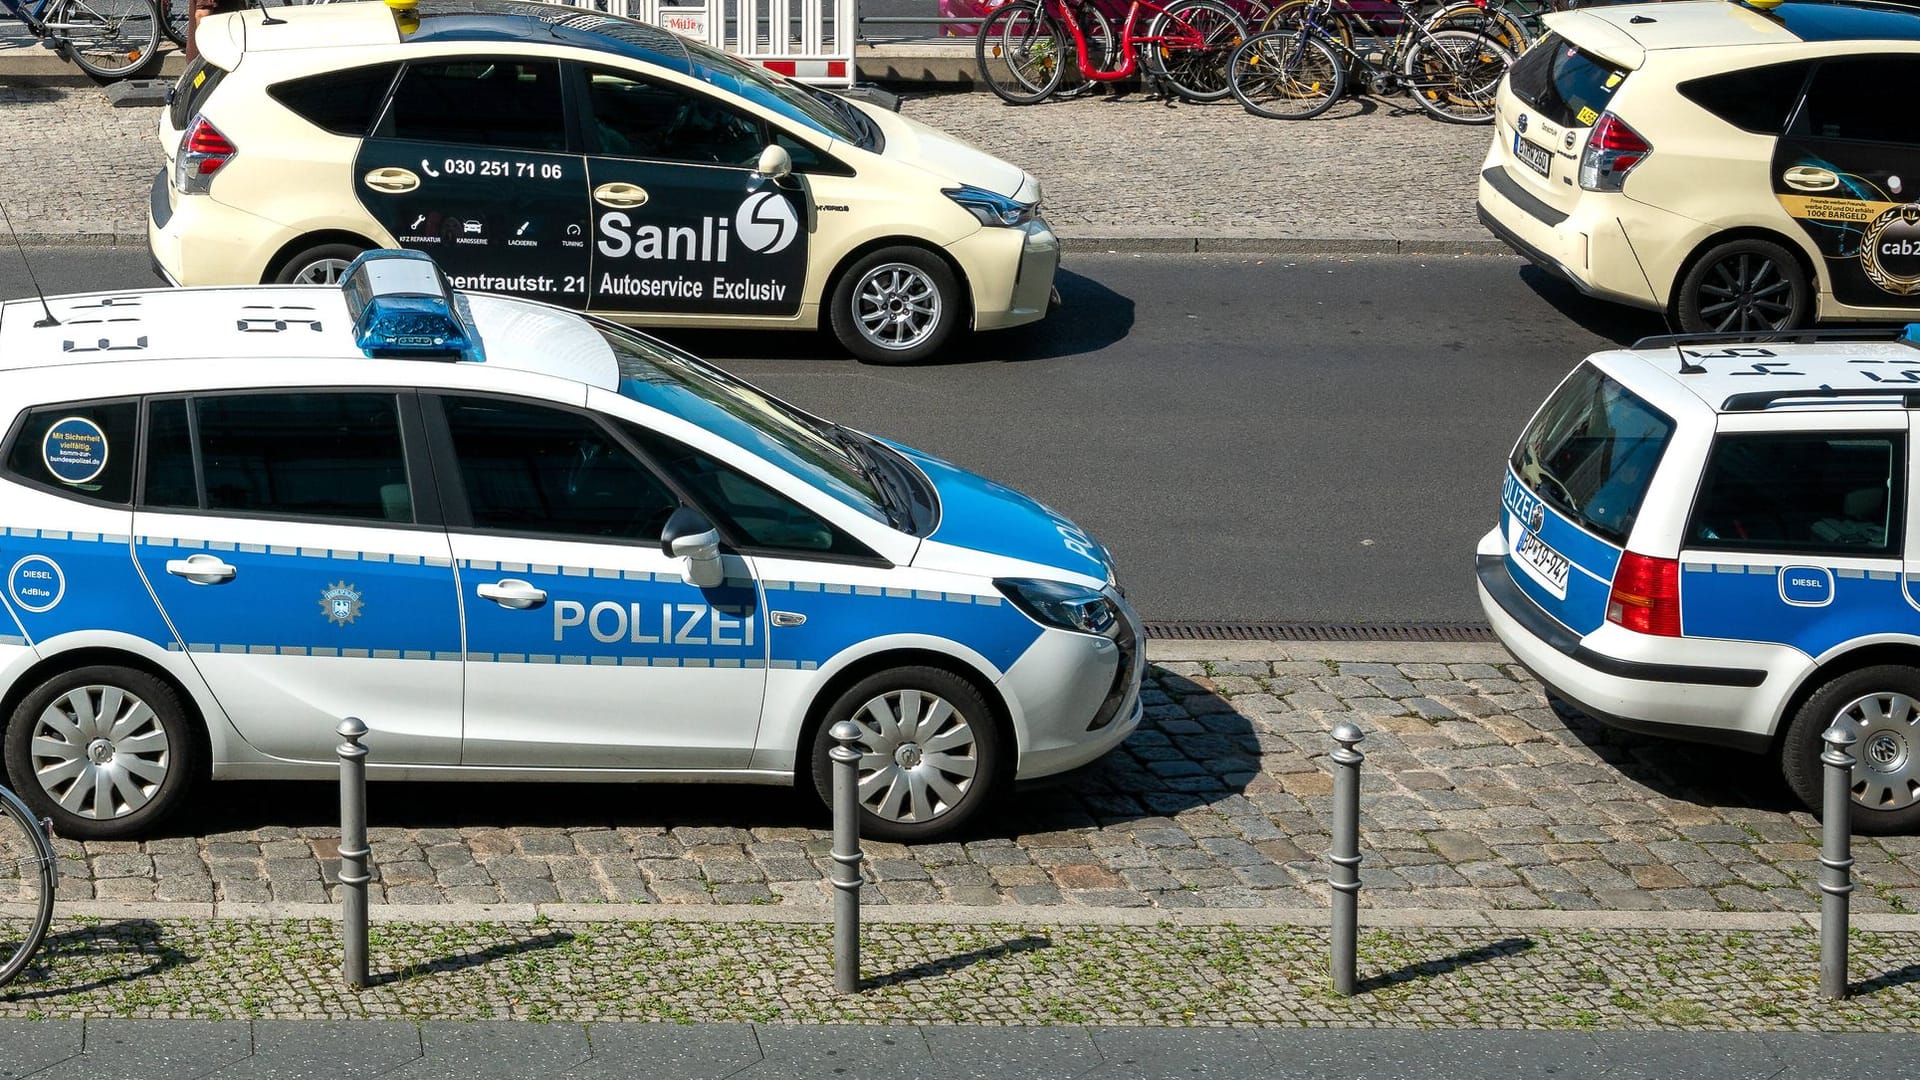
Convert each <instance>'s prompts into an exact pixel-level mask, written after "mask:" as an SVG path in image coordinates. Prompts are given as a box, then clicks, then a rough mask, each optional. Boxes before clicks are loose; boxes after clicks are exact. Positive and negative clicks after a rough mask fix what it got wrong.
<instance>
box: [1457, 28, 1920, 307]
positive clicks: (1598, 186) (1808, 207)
mask: <svg viewBox="0 0 1920 1080" xmlns="http://www.w3.org/2000/svg"><path fill="white" fill-rule="evenodd" d="M1547 22H1548V26H1549V28H1550V30H1551V31H1552V32H1551V33H1550V34H1549V35H1548V36H1547V37H1546V38H1545V39H1544V40H1543V41H1541V42H1540V44H1538V45H1536V46H1535V47H1534V48H1532V49H1531V50H1529V51H1528V52H1527V54H1526V55H1525V56H1523V57H1522V58H1521V59H1520V60H1519V61H1518V62H1516V63H1515V64H1514V66H1513V68H1512V70H1511V71H1510V72H1509V73H1508V76H1507V81H1506V83H1505V84H1503V85H1502V87H1501V89H1500V95H1499V100H1498V103H1497V110H1498V111H1497V116H1496V122H1495V130H1494V138H1493V146H1492V147H1491V149H1490V150H1489V152H1488V154H1487V158H1486V162H1485V164H1484V166H1483V171H1482V172H1481V174H1480V190H1479V203H1480V219H1481V221H1482V222H1484V223H1485V224H1486V225H1487V227H1488V228H1489V229H1491V230H1492V231H1493V232H1494V234H1495V235H1497V236H1499V237H1501V238H1502V239H1504V240H1505V241H1506V242H1507V243H1508V244H1509V245H1510V246H1512V247H1513V248H1515V249H1516V250H1518V251H1519V252H1520V253H1521V254H1523V255H1525V256H1526V257H1527V258H1528V259H1529V260H1531V261H1532V262H1534V263H1535V264H1537V265H1538V266H1540V267H1541V268H1542V269H1545V270H1547V271H1549V272H1550V273H1553V274H1556V275H1558V276H1560V277H1563V278H1565V279H1567V280H1568V281H1571V282H1572V283H1573V284H1574V285H1575V286H1576V287H1577V288H1579V289H1580V290H1581V291H1583V292H1585V293H1588V294H1590V295H1593V296H1598V297H1601V298H1604V299H1608V300H1614V301H1618V302H1620V303H1625V304H1632V305H1635V306H1638V307H1644V308H1652V309H1655V310H1659V311H1662V312H1664V313H1666V314H1667V316H1668V317H1669V319H1670V320H1671V321H1672V322H1674V323H1675V324H1677V325H1678V326H1679V327H1680V328H1681V329H1684V330H1688V331H1716V330H1718V331H1754V330H1776V329H1786V328H1794V327H1802V326H1806V325H1808V324H1810V323H1812V322H1814V321H1815V320H1818V319H1852V320H1899V321H1906V320H1911V319H1912V318H1914V316H1915V313H1916V312H1920V120H1916V113H1915V109H1914V105H1913V89H1912V88H1914V87H1916V86H1920V12H1916V11H1914V10H1912V9H1902V8H1898V7H1888V6H1882V5H1879V4H1874V3H1865V2H1840V3H1780V4H1772V5H1768V6H1764V7H1763V6H1760V5H1757V4H1756V5H1749V4H1744V3H1730V2H1727V0H1685V2H1679V3H1664V4H1635V5H1623V6H1608V7H1594V8H1582V9H1579V10H1576V11H1570V12H1566V13H1564V14H1560V15H1552V16H1549V17H1548V20H1547Z"/></svg>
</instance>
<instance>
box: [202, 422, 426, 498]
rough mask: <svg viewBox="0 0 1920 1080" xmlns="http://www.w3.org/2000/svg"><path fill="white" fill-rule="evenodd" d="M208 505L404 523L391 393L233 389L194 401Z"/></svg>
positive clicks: (402, 462) (403, 472)
mask: <svg viewBox="0 0 1920 1080" xmlns="http://www.w3.org/2000/svg"><path fill="white" fill-rule="evenodd" d="M194 420H195V423H196V426H197V429H198V432H199V438H200V447H199V449H200V470H201V474H202V476H203V478H204V479H203V485H204V486H203V492H202V493H203V495H204V498H205V504H204V505H205V506H206V508H207V509H209V510H250V511H254V512H257V513H263V514H288V515H297V516H301V517H327V518H352V519H360V520H367V521H393V522H411V521H413V520H414V516H413V499H412V495H411V494H410V492H409V490H408V487H407V466H406V458H405V456H404V453H403V451H402V449H401V440H400V414H399V409H398V407H397V404H396V402H395V399H394V395H392V394H381V393H308V394H287V393H280V394H236V395H232V396H221V397H205V398H199V399H197V400H195V401H194Z"/></svg>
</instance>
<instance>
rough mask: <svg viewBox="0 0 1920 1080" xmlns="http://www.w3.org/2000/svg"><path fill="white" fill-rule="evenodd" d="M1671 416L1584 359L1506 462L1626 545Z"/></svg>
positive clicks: (1530, 484) (1545, 494)
mask: <svg viewBox="0 0 1920 1080" xmlns="http://www.w3.org/2000/svg"><path fill="white" fill-rule="evenodd" d="M1672 436H1673V421H1672V420H1670V419H1668V418H1667V417H1666V416H1665V415H1664V414H1662V413H1661V412H1659V411H1658V410H1656V409H1655V408H1654V407H1653V406H1651V405H1649V404H1647V403H1646V402H1645V401H1643V400H1641V399H1640V398H1639V397H1637V396H1635V395H1634V394H1633V393H1632V392H1631V391H1629V390H1628V389H1627V388H1625V387H1623V386H1621V385H1620V384H1619V383H1617V382H1615V381H1614V380H1612V379H1610V378H1608V377H1607V376H1606V375H1604V374H1602V373H1601V372H1600V371H1599V370H1598V369H1596V368H1595V367H1593V365H1591V364H1582V365H1580V366H1579V367H1578V368H1576V369H1574V372H1573V374H1571V375H1569V376H1567V381H1565V382H1563V383H1561V384H1560V388H1559V389H1557V390H1555V391H1554V392H1553V396H1552V397H1550V398H1548V399H1547V403H1546V404H1545V405H1543V406H1541V407H1540V412H1539V414H1538V415H1536V416H1535V417H1534V418H1533V423H1531V424H1529V425H1528V426H1527V432H1526V434H1525V435H1522V436H1521V437H1520V442H1519V444H1518V445H1517V446H1515V447H1514V448H1513V456H1512V458H1511V459H1510V460H1509V462H1508V463H1509V464H1510V465H1512V466H1513V473H1514V475H1515V476H1517V477H1519V479H1520V482H1521V483H1522V484H1524V485H1525V486H1526V488H1527V490H1528V491H1531V492H1533V493H1534V494H1535V495H1538V496H1539V497H1540V498H1541V500H1542V501H1544V502H1546V503H1548V504H1549V505H1551V506H1553V507H1554V508H1555V509H1557V510H1559V511H1560V512H1562V513H1564V514H1566V515H1567V516H1568V517H1571V518H1573V519H1574V520H1575V521H1578V522H1580V523H1581V524H1583V525H1585V526H1586V527H1587V528H1588V529H1589V530H1591V531H1592V532H1593V533H1594V534H1595V535H1598V536H1600V537H1603V538H1605V539H1606V540H1608V541H1610V542H1612V543H1614V544H1616V545H1619V546H1625V545H1626V542H1627V535H1628V534H1629V533H1631V532H1632V531H1633V521H1634V518H1635V517H1636V516H1637V515H1638V514H1639V513H1640V504H1641V502H1642V501H1643V500H1645V499H1646V497H1647V486H1648V485H1649V484H1651V483H1652V482H1653V473H1654V469H1655V468H1656V467H1658V466H1659V464H1660V455H1661V454H1662V453H1664V452H1665V451H1666V448H1667V441H1668V440H1669V439H1671V438H1672Z"/></svg>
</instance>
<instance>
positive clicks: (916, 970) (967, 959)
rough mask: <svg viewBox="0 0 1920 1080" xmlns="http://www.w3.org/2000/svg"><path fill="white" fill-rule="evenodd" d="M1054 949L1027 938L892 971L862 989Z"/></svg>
mask: <svg viewBox="0 0 1920 1080" xmlns="http://www.w3.org/2000/svg"><path fill="white" fill-rule="evenodd" d="M1051 948H1053V939H1052V938H1049V937H1046V936H1044V935H1040V934H1028V935H1027V936H1025V937H1018V938H1014V939H1013V940H1012V941H1003V942H1001V943H1000V944H998V945H989V946H988V947H986V948H984V949H975V950H973V951H972V952H964V953H961V954H960V955H958V956H947V957H942V958H941V959H939V960H929V961H927V962H926V963H924V964H915V965H913V966H912V967H909V968H901V969H900V970H898V971H890V972H888V973H887V974H885V975H876V976H873V977H872V978H868V979H862V980H860V989H862V990H878V989H880V988H881V987H886V986H898V985H900V984H901V983H910V982H914V981H915V980H918V979H929V978H934V977H936V976H940V975H951V974H953V973H954V972H956V971H959V970H961V969H962V968H970V967H972V966H973V965H975V964H978V963H981V962H983V961H987V960H998V959H1000V958H1001V957H1003V956H1017V955H1019V954H1020V953H1026V952H1034V951H1036V950H1039V949H1051Z"/></svg>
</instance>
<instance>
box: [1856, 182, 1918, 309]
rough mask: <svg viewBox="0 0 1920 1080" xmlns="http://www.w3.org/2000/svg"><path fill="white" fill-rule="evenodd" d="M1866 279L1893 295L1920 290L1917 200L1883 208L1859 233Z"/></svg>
mask: <svg viewBox="0 0 1920 1080" xmlns="http://www.w3.org/2000/svg"><path fill="white" fill-rule="evenodd" d="M1860 268H1861V269H1862V270H1864V271H1866V274H1867V280H1869V281H1871V282H1873V283H1874V284H1875V285H1877V286H1879V287H1880V289H1881V290H1882V291H1884V292H1889V293H1892V294H1894V295H1895V296H1912V295H1914V294H1915V293H1920V203H1907V204H1906V205H1904V206H1896V207H1894V208H1893V209H1891V210H1888V211H1886V212H1885V213H1883V214H1881V215H1880V216H1879V217H1877V218H1874V219H1873V221H1871V222H1869V223H1868V225H1867V229H1866V232H1865V233H1864V234H1862V235H1861V237H1860Z"/></svg>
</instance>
